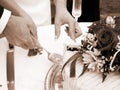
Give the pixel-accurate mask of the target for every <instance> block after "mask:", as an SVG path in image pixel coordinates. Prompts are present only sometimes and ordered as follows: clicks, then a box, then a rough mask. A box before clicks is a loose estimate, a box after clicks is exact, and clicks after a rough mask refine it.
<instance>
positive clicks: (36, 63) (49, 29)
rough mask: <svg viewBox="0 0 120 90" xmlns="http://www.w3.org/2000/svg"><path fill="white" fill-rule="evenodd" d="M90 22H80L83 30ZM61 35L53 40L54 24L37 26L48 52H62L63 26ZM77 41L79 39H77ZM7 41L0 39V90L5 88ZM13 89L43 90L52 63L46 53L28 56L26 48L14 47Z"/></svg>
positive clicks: (84, 30)
mask: <svg viewBox="0 0 120 90" xmlns="http://www.w3.org/2000/svg"><path fill="white" fill-rule="evenodd" d="M90 24H91V23H80V26H81V29H82V30H83V32H86V31H87V26H89V25H90ZM61 29H62V30H61V36H60V38H59V39H58V40H57V41H55V39H54V25H50V26H42V27H38V36H39V41H40V43H41V45H42V46H43V47H44V48H45V49H47V50H48V51H50V52H56V53H59V54H61V55H62V54H63V51H64V43H65V42H66V41H67V39H68V38H69V37H68V36H67V35H66V33H65V31H64V26H63V27H61ZM77 41H79V39H78V40H77ZM7 50H8V43H7V41H6V39H5V38H3V39H0V85H2V87H0V90H7V82H6V51H7ZM14 52H15V57H14V58H15V90H44V80H45V76H46V73H47V72H48V70H49V68H50V67H51V66H52V65H53V63H52V62H51V61H49V60H48V59H47V53H46V52H45V51H43V54H42V55H36V56H33V57H28V56H27V53H28V50H24V49H22V48H19V47H15V51H14Z"/></svg>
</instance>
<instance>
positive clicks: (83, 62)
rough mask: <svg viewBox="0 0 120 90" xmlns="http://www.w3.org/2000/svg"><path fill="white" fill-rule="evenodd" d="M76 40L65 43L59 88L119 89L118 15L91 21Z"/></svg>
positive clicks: (119, 21)
mask: <svg viewBox="0 0 120 90" xmlns="http://www.w3.org/2000/svg"><path fill="white" fill-rule="evenodd" d="M80 43H81V44H80V45H77V46H76V45H75V46H74V45H68V46H66V51H65V54H64V59H63V61H64V65H63V67H62V70H61V72H62V75H63V80H64V81H63V90H107V89H108V90H120V17H117V16H107V17H106V18H105V19H102V20H100V21H97V22H93V24H92V25H91V26H89V30H88V32H87V33H86V34H85V35H84V36H82V39H81V42H80Z"/></svg>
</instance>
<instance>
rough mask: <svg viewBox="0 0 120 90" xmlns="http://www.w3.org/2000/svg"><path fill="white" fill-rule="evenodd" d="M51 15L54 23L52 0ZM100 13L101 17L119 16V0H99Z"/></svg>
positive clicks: (52, 4)
mask: <svg viewBox="0 0 120 90" xmlns="http://www.w3.org/2000/svg"><path fill="white" fill-rule="evenodd" d="M51 15H52V23H54V16H55V6H54V3H53V0H51ZM100 15H101V17H105V16H106V15H116V16H120V0H100Z"/></svg>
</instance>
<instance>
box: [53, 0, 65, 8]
mask: <svg viewBox="0 0 120 90" xmlns="http://www.w3.org/2000/svg"><path fill="white" fill-rule="evenodd" d="M54 3H55V6H56V8H66V0H54Z"/></svg>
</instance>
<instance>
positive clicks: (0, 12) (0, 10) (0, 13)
mask: <svg viewBox="0 0 120 90" xmlns="http://www.w3.org/2000/svg"><path fill="white" fill-rule="evenodd" d="M3 10H4V8H3V7H2V6H0V18H1V16H2V14H3Z"/></svg>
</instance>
